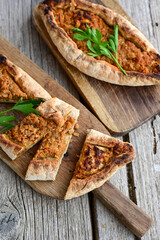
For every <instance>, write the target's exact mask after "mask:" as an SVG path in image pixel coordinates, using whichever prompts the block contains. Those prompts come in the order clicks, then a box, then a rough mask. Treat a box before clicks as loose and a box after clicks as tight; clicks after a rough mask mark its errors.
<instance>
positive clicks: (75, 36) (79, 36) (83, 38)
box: [73, 33, 88, 40]
mask: <svg viewBox="0 0 160 240" xmlns="http://www.w3.org/2000/svg"><path fill="white" fill-rule="evenodd" d="M73 37H74V38H75V39H77V40H85V39H88V36H86V35H81V34H79V33H76V34H74V35H73Z"/></svg>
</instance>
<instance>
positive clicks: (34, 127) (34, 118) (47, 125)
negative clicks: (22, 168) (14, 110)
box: [5, 113, 75, 159]
mask: <svg viewBox="0 0 160 240" xmlns="http://www.w3.org/2000/svg"><path fill="white" fill-rule="evenodd" d="M74 122H75V120H74V119H73V118H71V117H68V118H67V120H66V122H65V124H64V125H63V126H62V127H59V126H57V124H56V123H54V121H53V120H51V119H44V118H43V117H42V116H40V115H36V114H33V113H31V114H30V115H28V116H27V117H26V118H24V119H23V120H22V121H21V123H20V124H19V125H17V126H15V127H14V128H12V129H11V130H8V131H6V133H5V134H6V135H7V137H8V138H9V139H10V140H11V141H13V142H14V143H16V144H19V145H21V146H25V147H27V146H31V145H32V144H35V143H37V142H38V141H40V140H41V139H42V138H44V139H43V141H42V144H41V146H40V149H39V150H38V151H37V154H36V156H35V157H36V158H38V159H42V158H43V157H49V156H52V157H53V156H56V154H61V152H60V151H59V152H58V150H59V148H60V146H62V148H65V146H66V145H65V144H66V142H65V140H66V139H65V135H66V133H67V134H68V133H69V134H72V133H70V132H69V131H70V130H71V129H72V127H73V123H74ZM62 148H61V149H62ZM64 150H65V149H64ZM62 152H63V149H62ZM46 153H47V155H46Z"/></svg>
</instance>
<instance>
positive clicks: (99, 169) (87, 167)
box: [65, 129, 135, 200]
mask: <svg viewBox="0 0 160 240" xmlns="http://www.w3.org/2000/svg"><path fill="white" fill-rule="evenodd" d="M134 157H135V153H134V149H133V147H132V145H131V144H130V143H126V142H122V141H120V140H118V139H116V138H113V137H110V136H108V135H105V134H103V133H100V132H98V131H95V130H93V129H92V130H89V132H88V134H87V137H86V140H85V143H84V146H83V149H82V152H81V155H80V158H79V160H78V162H77V164H76V168H75V172H74V175H73V178H72V179H71V181H70V184H69V187H68V190H67V193H66V195H65V199H66V200H67V199H71V198H75V197H78V196H81V195H83V194H85V193H88V192H89V191H92V190H93V189H95V188H98V187H100V186H102V185H103V184H104V183H105V182H106V181H107V180H108V179H109V178H110V177H111V176H112V175H113V174H114V173H115V172H116V171H117V170H119V169H120V168H121V167H123V166H124V165H126V164H127V163H129V162H131V161H132V159H133V158H134Z"/></svg>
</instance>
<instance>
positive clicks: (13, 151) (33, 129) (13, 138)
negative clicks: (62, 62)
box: [0, 97, 79, 160]
mask: <svg viewBox="0 0 160 240" xmlns="http://www.w3.org/2000/svg"><path fill="white" fill-rule="evenodd" d="M72 109H75V108H74V107H72V106H71V105H69V104H67V103H65V102H63V101H62V100H60V99H58V98H56V97H55V98H51V99H49V100H48V101H46V102H44V103H41V104H40V105H39V106H38V108H37V110H38V111H39V113H40V115H36V114H33V113H31V114H30V115H28V116H27V117H25V118H24V119H23V120H22V121H21V123H20V124H19V125H16V126H15V127H14V128H12V129H10V130H8V131H6V132H5V133H4V134H0V147H1V148H2V149H3V151H4V152H6V154H7V155H8V156H9V157H10V158H11V159H12V160H14V159H16V158H17V157H19V156H20V155H21V154H22V153H24V152H26V151H27V150H28V149H29V148H31V147H32V146H33V145H35V144H36V143H37V142H39V141H40V140H41V139H42V138H43V137H45V135H46V134H47V133H48V132H50V131H52V132H53V131H54V130H55V129H59V128H61V127H62V125H63V124H64V122H65V121H66V118H67V116H68V115H69V114H70V112H71V111H72ZM77 111H78V110H77ZM78 113H79V111H78Z"/></svg>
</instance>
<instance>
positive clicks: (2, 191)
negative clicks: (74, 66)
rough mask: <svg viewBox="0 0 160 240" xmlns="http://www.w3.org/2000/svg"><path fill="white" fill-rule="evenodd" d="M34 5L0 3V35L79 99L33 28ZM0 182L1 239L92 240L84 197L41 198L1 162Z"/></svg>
mask: <svg viewBox="0 0 160 240" xmlns="http://www.w3.org/2000/svg"><path fill="white" fill-rule="evenodd" d="M37 3H38V1H37V0H36V1H34V0H32V1H31V0H23V1H18V0H16V1H14V2H13V1H12V0H8V1H5V0H4V1H0V33H1V34H2V35H3V36H4V37H6V38H7V39H8V40H9V41H10V42H12V43H13V44H14V45H15V46H16V47H17V48H18V49H19V50H21V51H22V52H23V53H25V54H26V55H27V56H28V57H29V58H31V59H32V60H33V61H34V62H36V63H37V64H38V65H39V66H41V67H42V68H43V69H44V70H45V71H46V72H48V74H49V75H51V76H52V77H53V78H54V79H56V80H57V81H58V82H59V83H60V84H61V85H63V86H64V87H65V88H66V89H67V90H69V91H70V92H71V93H72V94H73V95H74V96H76V98H79V94H78V93H77V91H76V90H75V88H74V86H73V84H72V83H71V82H70V80H69V79H68V77H67V76H66V74H65V72H64V71H63V69H62V68H61V67H60V66H59V64H58V62H57V60H56V59H55V58H54V57H53V56H52V54H51V53H50V51H49V50H48V48H47V47H46V46H45V44H44V43H43V41H42V40H41V38H40V37H39V35H38V34H37V32H36V31H35V29H34V28H33V25H32V10H33V6H35V5H36V4H37ZM6 16H7V17H6ZM0 182H1V187H0V213H2V214H1V215H0V216H1V217H0V239H1V240H10V239H12V240H17V239H18V240H22V239H24V240H31V239H32V240H37V239H39V240H46V239H47V240H53V239H54V240H57V239H60V240H63V239H66V240H75V239H78V238H79V236H80V238H79V239H82V240H86V239H89V240H91V239H92V227H91V217H90V212H89V201H88V196H87V195H86V196H83V197H81V198H78V199H77V200H76V201H75V200H73V201H72V202H71V203H70V202H65V203H62V202H61V201H57V200H54V199H51V198H48V197H45V196H42V195H41V194H38V193H37V192H35V191H34V190H32V188H30V187H29V186H28V185H27V184H26V183H25V182H24V181H23V180H21V178H20V177H18V175H17V174H15V173H14V172H13V171H12V170H11V169H10V168H9V167H8V166H7V165H6V164H5V163H3V162H2V161H0ZM8 212H9V213H12V214H14V216H16V218H17V219H15V220H16V221H14V222H15V224H11V223H12V222H13V221H10V220H11V219H9V218H8V219H7V216H8ZM68 212H69V213H70V214H68ZM77 212H78V214H77ZM17 213H18V217H17ZM12 216H13V215H12ZM8 220H9V221H8Z"/></svg>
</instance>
